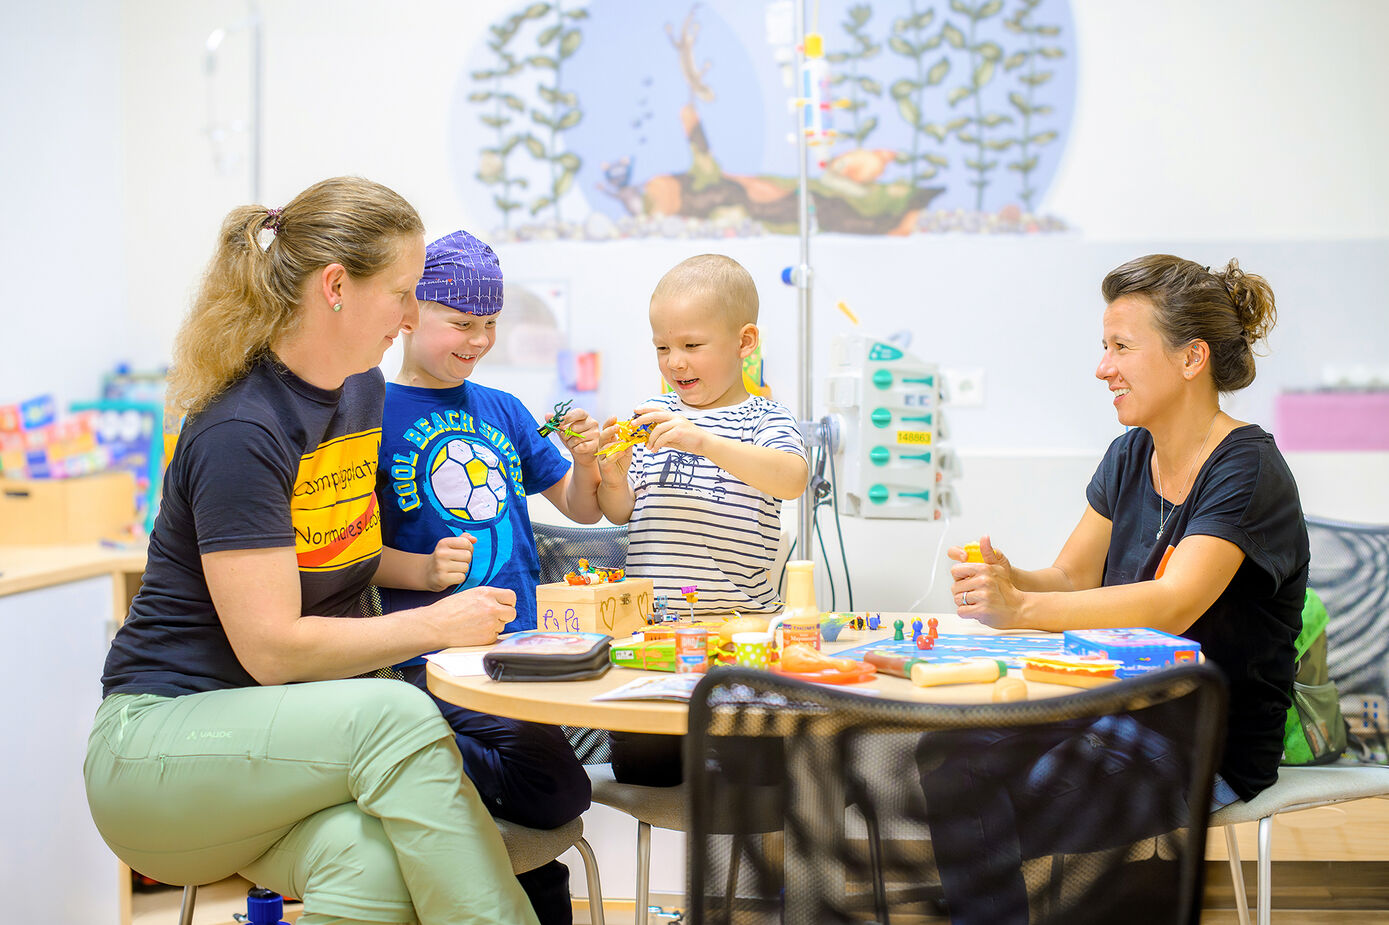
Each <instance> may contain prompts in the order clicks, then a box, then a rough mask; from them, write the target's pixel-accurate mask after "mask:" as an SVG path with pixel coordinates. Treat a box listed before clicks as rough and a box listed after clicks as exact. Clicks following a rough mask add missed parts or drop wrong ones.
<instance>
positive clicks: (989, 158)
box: [449, 0, 1076, 228]
mask: <svg viewBox="0 0 1389 925" xmlns="http://www.w3.org/2000/svg"><path fill="white" fill-rule="evenodd" d="M819 8H820V14H819V15H820V22H819V29H820V32H821V34H822V35H823V38H824V47H825V51H826V53H827V56H828V59H827V64H826V70H827V72H828V75H829V76H830V77H832V78H833V77H837V82H836V83H834V84H833V85H832V87H831V89H830V96H831V97H832V98H840V99H850V98H852V97H853V96H855V95H856V96H857V98H858V100H860V101H861V102H862V103H863V104H864V105H863V106H862V108H860V109H859V110H858V111H857V112H851V111H848V110H844V109H836V110H832V111H831V113H830V116H831V118H832V121H833V125H834V128H835V129H836V130H839V131H841V132H844V133H848V132H853V131H855V130H858V131H859V132H863V131H864V130H865V129H867V132H866V135H865V137H863V138H862V139H861V140H860V141H857V142H855V141H851V140H847V139H843V138H841V140H840V141H838V142H837V143H836V144H834V145H833V146H832V147H830V148H828V149H826V148H813V149H812V161H813V162H814V161H816V160H819V159H821V158H823V159H826V160H829V161H830V162H832V163H833V162H834V159H835V158H837V157H840V156H841V155H845V154H846V153H849V152H852V151H854V150H855V149H860V148H861V149H866V151H867V152H871V153H873V154H876V155H878V159H877V160H876V161H875V160H874V159H873V158H872V157H866V156H865V157H863V158H861V159H860V161H859V162H857V164H856V165H855V167H854V169H855V170H856V172H855V173H854V176H855V177H856V178H857V179H858V180H861V181H863V182H869V183H878V184H887V183H890V182H892V181H903V182H908V183H910V182H911V181H912V180H913V179H915V185H916V187H919V188H930V189H934V190H938V192H936V193H935V194H934V198H932V199H931V200H930V204H929V208H930V209H931V210H957V209H958V210H976V209H977V210H978V211H981V212H990V213H992V212H997V211H999V210H1000V209H1004V208H1006V207H1010V206H1013V207H1016V208H1017V209H1020V210H1022V211H1025V212H1043V211H1045V209H1044V202H1045V195H1046V191H1047V189H1048V188H1049V186H1050V184H1051V182H1052V179H1053V178H1054V176H1055V174H1056V171H1057V169H1058V167H1059V164H1060V161H1061V158H1062V156H1063V154H1064V151H1065V146H1066V141H1067V139H1068V137H1069V134H1070V126H1071V121H1072V118H1073V115H1074V110H1075V93H1076V42H1075V27H1074V21H1073V18H1072V15H1071V10H1070V5H1069V2H1068V0H1006V2H1005V0H978V2H974V3H966V2H963V0H951V2H948V3H947V2H937V3H932V4H927V3H921V2H882V3H878V4H869V3H856V4H852V3H845V2H833V0H827V2H822V3H820V4H819ZM526 11H530V13H531V14H533V15H532V18H529V19H524V20H521V21H519V24H514V25H516V28H514V29H512V30H511V31H510V32H509V33H505V34H504V31H498V30H499V29H501V30H505V27H506V20H507V18H508V17H516V16H521V15H524V14H525V13H526ZM1020 14H1025V15H1022V16H1020ZM766 18H767V13H766V6H765V5H764V4H755V3H746V2H739V0H702V2H699V3H697V4H683V3H671V2H662V3H645V2H633V0H589V2H587V3H575V4H573V5H572V6H570V5H563V6H560V7H558V8H556V7H555V6H553V5H551V4H549V3H532V4H525V3H518V4H516V5H515V7H514V8H512V9H511V10H510V11H508V13H507V14H506V15H504V16H503V17H501V18H500V19H499V20H498V22H497V23H494V24H492V26H491V28H490V29H489V31H488V32H487V34H486V37H485V40H484V41H481V42H479V43H478V44H477V45H476V46H475V47H474V48H473V49H472V51H471V52H470V54H469V56H468V57H467V59H466V60H465V62H464V66H463V68H462V70H461V72H460V75H459V79H458V82H457V86H456V89H455V93H454V96H453V100H452V102H451V108H450V114H449V138H450V145H449V157H450V159H451V162H452V165H453V170H454V173H455V177H456V180H457V183H458V188H459V193H460V197H461V198H462V200H463V201H464V203H465V204H466V206H467V207H468V211H469V212H470V213H471V214H474V215H478V216H486V217H487V218H486V221H487V222H489V223H490V225H491V226H492V227H496V228H500V227H502V226H503V224H504V221H503V215H502V212H501V210H500V209H499V208H498V206H497V198H498V196H499V195H500V194H501V193H502V189H503V187H502V185H501V182H502V181H501V180H500V179H499V175H498V173H497V170H498V167H499V165H501V168H502V170H503V171H504V176H505V177H506V178H507V179H510V180H512V182H513V184H514V185H512V186H509V187H507V188H506V193H505V196H506V198H508V199H509V200H510V201H512V202H515V203H516V207H515V208H514V209H512V210H511V213H510V215H509V216H507V217H506V223H509V224H510V225H511V226H513V227H514V226H516V225H517V224H524V223H545V222H553V221H554V220H555V218H556V211H555V208H554V205H553V203H545V204H542V205H540V207H539V208H536V209H535V210H534V211H532V206H534V205H535V204H536V203H537V202H538V201H540V200H542V199H544V198H546V197H547V196H548V194H549V193H550V192H551V191H552V186H553V181H554V178H555V176H556V175H557V173H558V171H559V170H561V167H559V166H557V165H556V164H555V163H553V162H551V161H549V160H547V159H549V158H554V157H558V156H560V155H561V154H565V153H567V154H569V155H571V157H570V159H569V161H568V163H569V164H570V165H574V164H575V163H576V162H575V161H574V160H573V156H577V159H578V160H577V171H576V172H575V174H574V176H573V177H572V180H571V181H569V186H570V188H569V189H568V190H567V191H566V192H565V193H564V194H563V196H562V197H561V199H560V206H561V211H560V215H559V217H560V218H562V220H563V221H564V222H566V223H568V222H582V221H583V220H584V219H585V217H586V214H587V213H589V212H593V211H596V212H601V213H603V214H605V215H606V216H608V217H610V218H613V219H619V218H621V217H624V216H628V215H629V214H631V212H632V211H633V210H634V208H640V196H641V191H642V190H643V189H644V188H645V186H646V184H647V183H648V182H649V181H651V180H652V178H653V177H660V176H669V175H678V174H685V173H689V172H691V163H692V155H691V145H690V141H689V139H687V137H686V132H685V128H684V126H683V124H682V119H681V111H682V108H684V107H692V108H693V112H694V113H697V116H698V121H699V125H700V127H701V128H702V130H703V133H704V137H705V138H706V139H707V142H708V147H709V153H710V155H711V157H712V161H713V162H715V163H716V165H717V169H718V170H719V171H721V172H722V173H723V174H724V175H736V176H740V177H756V178H771V179H773V180H778V181H779V180H787V179H789V180H790V181H794V178H795V177H796V173H797V164H796V147H795V144H794V141H793V135H792V133H793V131H794V129H795V126H796V121H795V120H796V119H797V118H798V114H797V113H795V112H793V110H792V106H791V102H790V101H791V99H792V97H793V89H792V88H791V87H788V86H787V85H786V81H787V80H788V79H790V78H791V77H793V76H794V75H791V74H790V73H789V68H784V67H783V66H781V65H780V64H778V62H777V52H778V48H777V47H776V46H774V45H772V44H770V43H769V42H768V36H767V26H766ZM1010 22H1012V23H1013V24H1014V27H1013V28H1010V26H1009V23H1010ZM904 24H906V27H905V28H904ZM1017 26H1023V27H1025V28H1017ZM546 30H557V31H551V32H548V33H547V31H546ZM571 31H572V32H577V33H578V37H577V38H571V39H569V40H568V41H569V42H571V43H572V45H573V47H572V49H571V51H572V54H571V55H570V56H569V57H567V58H565V59H563V60H561V61H559V68H558V70H557V71H556V70H555V69H553V68H550V67H548V66H547V65H545V63H544V62H543V61H541V60H539V59H548V60H550V61H553V60H554V57H555V53H556V50H557V49H558V47H559V42H560V38H561V37H562V36H563V35H564V34H566V33H568V32H571ZM855 33H857V34H858V35H860V36H862V37H863V39H859V38H857V37H856V35H855ZM503 38H504V41H503ZM545 39H548V40H549V41H548V43H544V41H543V40H545ZM865 40H866V41H867V42H868V43H871V45H872V46H875V48H872V49H870V50H869V52H868V53H867V54H864V49H865V45H864V41H865ZM488 42H492V43H494V44H500V45H501V46H502V47H501V49H500V50H498V49H494V48H489V47H488V44H487V43H488ZM682 45H685V46H688V51H687V50H686V49H685V48H682V47H680V46H682ZM848 52H853V53H855V54H856V55H857V56H856V57H853V58H847V59H843V60H832V59H833V56H835V55H837V54H843V53H848ZM508 55H509V56H510V58H509V59H507V58H506V57H504V56H508ZM682 59H683V61H682ZM508 63H511V64H513V65H514V68H513V70H512V71H511V73H509V74H506V75H505V76H502V77H497V76H494V77H491V78H487V79H479V74H480V73H481V72H485V71H488V70H492V71H504V70H505V69H506V65H507V64H508ZM682 64H683V66H682ZM981 68H983V69H984V70H981ZM691 73H693V75H694V81H693V83H696V84H698V85H699V88H698V90H699V92H696V87H695V86H693V85H692V81H691V80H690V79H689V78H688V77H687V75H688V74H691ZM556 76H558V80H557V81H556ZM976 76H980V77H983V78H984V81H983V83H982V88H981V89H979V90H978V92H977V93H975V94H970V95H964V96H963V98H961V96H962V94H963V93H964V90H962V88H967V87H969V86H970V85H971V84H972V82H973V79H974V78H975V77H976ZM934 78H938V79H936V80H935V82H934V83H930V85H929V86H925V87H916V88H912V87H909V86H907V85H904V84H902V83H901V82H902V81H914V82H917V83H919V84H920V83H929V82H930V81H932V80H933V79H934ZM541 85H544V86H546V87H549V88H557V90H555V91H553V92H552V93H551V96H550V98H542V94H541V91H540V90H539V87H540V86H541ZM704 88H707V89H704ZM894 89H895V91H896V92H894ZM873 91H876V92H873ZM556 92H557V93H560V94H573V97H572V98H569V99H571V100H572V105H571V104H570V102H565V101H561V102H560V103H558V104H557V103H555V101H554V99H553V96H554V93H556ZM485 93H492V94H493V96H492V97H491V98H488V99H486V100H482V99H481V98H480V96H481V95H482V94H485ZM498 94H506V95H509V96H510V97H511V100H512V102H511V103H509V104H508V103H503V102H502V100H501V98H500V97H499V96H498ZM952 94H953V95H954V96H953V97H952ZM903 99H905V100H906V101H907V102H908V103H910V106H908V107H904V106H903V105H902V100H903ZM952 99H954V100H955V101H954V103H953V104H952ZM517 103H519V104H520V105H519V106H517V105H516V104H517ZM1020 106H1025V107H1027V108H1028V109H1029V110H1030V114H1029V115H1028V120H1029V125H1028V131H1027V133H1026V135H1027V137H1029V139H1031V142H1032V143H1030V144H1029V145H1028V148H1027V152H1026V153H1027V155H1028V157H1029V158H1030V159H1031V162H1030V163H1029V164H1028V168H1029V169H1028V171H1027V176H1026V181H1027V182H1026V184H1025V185H1024V182H1023V179H1024V178H1023V173H1022V171H1020V170H1018V169H1016V168H1013V169H1010V167H1009V166H1008V165H1009V164H1014V165H1016V164H1019V163H1021V162H1022V161H1023V157H1022V154H1023V151H1022V149H1021V147H1020V145H1019V140H1020V139H1022V138H1023V137H1024V132H1023V130H1022V121H1023V115H1022V112H1021V109H1020ZM571 109H572V110H574V111H575V112H577V113H578V116H577V117H575V116H570V119H577V121H576V122H575V124H572V125H570V126H566V127H564V128H562V129H558V130H554V131H552V130H551V128H550V127H549V126H546V125H544V124H543V123H541V122H539V121H537V119H536V116H537V115H539V116H540V117H542V118H550V117H552V116H558V115H560V114H563V113H565V112H567V111H569V110H571ZM904 109H907V110H911V109H914V110H915V111H916V112H919V113H920V122H921V124H922V125H924V126H927V127H929V128H928V129H925V130H923V129H922V128H921V127H919V126H918V127H913V125H911V124H910V123H908V121H907V120H906V116H905V115H904ZM487 118H490V119H492V120H494V122H495V121H496V120H499V119H506V120H507V122H506V124H505V125H497V124H492V125H488V124H486V123H485V122H484V121H483V120H484V119H487ZM869 120H875V122H873V123H870V121H869ZM961 120H967V122H966V124H964V125H961V124H959V123H960V122H961ZM518 136H527V137H525V138H522V139H521V140H515V141H513V142H512V144H511V145H510V147H509V149H507V153H506V155H505V157H504V158H502V157H501V155H499V154H498V153H497V152H498V151H499V150H501V149H502V148H503V145H505V144H506V141H507V139H508V138H517V137H518ZM981 142H982V144H983V145H984V147H983V149H982V152H981ZM487 149H492V153H491V154H490V155H489V154H488V153H486V151H487ZM541 149H543V150H541ZM537 151H539V154H540V156H539V157H537V156H536V153H537ZM892 154H896V155H898V157H899V158H901V157H910V156H912V155H913V154H915V155H916V161H915V165H913V164H911V163H901V162H900V161H897V160H893V159H892V158H891V155H892ZM981 154H982V156H981ZM928 156H930V157H931V158H932V159H933V160H927V159H926V158H927V157H928ZM624 159H625V160H624ZM847 160H848V159H846V162H847ZM913 166H915V168H916V171H915V174H916V175H915V177H913ZM981 166H985V167H988V169H987V170H981V169H980V167H981ZM930 171H935V175H934V176H924V175H923V174H924V173H927V172H930ZM826 173H827V171H825V170H823V169H821V168H820V167H819V166H818V165H817V164H815V163H812V166H811V175H812V177H816V176H823V175H825V174H826ZM480 174H481V175H483V176H481V177H480ZM518 179H521V180H524V181H525V183H526V186H525V187H524V188H522V187H521V186H520V185H519V183H516V182H515V181H516V180H518ZM485 181H490V182H485ZM605 190H606V191H605ZM1024 190H1027V191H1029V195H1027V196H1024ZM549 198H553V197H549ZM624 199H625V202H624Z"/></svg>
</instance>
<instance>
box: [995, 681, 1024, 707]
mask: <svg viewBox="0 0 1389 925" xmlns="http://www.w3.org/2000/svg"><path fill="white" fill-rule="evenodd" d="M993 699H994V703H1011V702H1013V701H1014V700H1026V699H1027V682H1026V681H1024V680H1023V679H1022V678H999V679H998V680H997V681H995V682H994V693H993Z"/></svg>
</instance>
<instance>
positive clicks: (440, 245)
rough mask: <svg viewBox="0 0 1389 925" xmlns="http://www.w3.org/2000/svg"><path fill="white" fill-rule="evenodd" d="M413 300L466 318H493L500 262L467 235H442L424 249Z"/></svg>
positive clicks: (498, 292)
mask: <svg viewBox="0 0 1389 925" xmlns="http://www.w3.org/2000/svg"><path fill="white" fill-rule="evenodd" d="M415 298H417V299H419V300H420V301H421V302H438V303H439V304H440V305H447V306H448V307H449V308H456V309H458V310H459V311H460V312H467V313H468V314H469V315H495V314H496V313H497V312H499V311H501V310H502V265H501V262H500V261H499V260H497V255H496V254H495V253H493V251H492V248H490V247H488V246H487V245H486V244H484V243H482V242H481V241H479V240H478V239H477V238H475V237H473V236H472V235H470V234H468V232H466V231H455V232H454V233H453V234H446V235H444V236H443V237H442V238H440V239H439V240H437V241H435V242H433V243H432V244H430V245H429V246H428V247H427V248H425V251H424V275H423V276H421V277H420V281H419V283H418V284H417V285H416V286H415Z"/></svg>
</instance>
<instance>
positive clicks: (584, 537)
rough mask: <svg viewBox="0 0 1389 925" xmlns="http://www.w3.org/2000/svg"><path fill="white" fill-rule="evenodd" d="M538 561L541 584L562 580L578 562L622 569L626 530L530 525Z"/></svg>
mask: <svg viewBox="0 0 1389 925" xmlns="http://www.w3.org/2000/svg"><path fill="white" fill-rule="evenodd" d="M531 527H532V528H533V529H534V531H535V552H536V555H537V556H539V558H540V584H542V585H547V584H551V583H552V582H556V581H564V576H565V575H566V574H567V573H569V572H572V571H574V569H575V567H576V566H577V565H578V562H579V560H580V559H587V560H588V561H589V562H591V563H592V564H593V565H595V566H598V567H601V568H621V567H622V566H623V565H624V564H625V563H626V561H627V528H626V527H625V526H622V527H612V526H608V527H581V526H568V525H560V524H531Z"/></svg>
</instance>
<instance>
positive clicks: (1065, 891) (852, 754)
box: [685, 665, 1226, 925]
mask: <svg viewBox="0 0 1389 925" xmlns="http://www.w3.org/2000/svg"><path fill="white" fill-rule="evenodd" d="M1225 710H1226V691H1225V683H1224V680H1223V678H1222V677H1221V675H1220V674H1219V672H1217V671H1216V670H1215V669H1214V668H1213V667H1211V666H1207V665H1189V666H1181V667H1176V668H1172V669H1168V670H1165V671H1161V672H1154V673H1152V674H1150V675H1147V676H1145V677H1142V678H1136V679H1132V680H1127V681H1121V682H1118V683H1115V684H1112V685H1108V686H1106V687H1103V688H1098V689H1095V690H1088V691H1083V692H1079V693H1076V694H1074V695H1071V696H1066V697H1057V698H1053V699H1046V700H1036V701H1023V702H1017V703H999V704H984V705H977V706H973V705H958V704H928V703H921V702H915V701H912V702H903V701H891V700H880V699H877V698H872V697H865V696H861V695H857V694H854V693H851V692H848V691H843V692H841V691H837V690H829V689H827V688H825V687H821V686H816V685H809V684H802V683H799V682H795V681H789V680H785V679H782V678H779V677H777V676H776V675H773V674H769V673H767V672H758V671H750V670H745V669H719V670H716V671H712V672H710V673H709V675H708V676H707V677H706V678H705V679H704V680H703V681H702V682H701V683H700V685H699V687H698V688H697V689H696V690H695V693H694V697H693V698H692V700H691V705H690V735H689V740H688V741H687V743H686V762H685V778H686V783H687V786H688V787H689V790H690V804H689V826H690V828H689V837H688V840H687V846H688V847H687V863H688V897H687V903H688V906H687V913H688V916H689V918H688V921H689V922H691V923H695V925H704V923H729V925H763V923H766V925H772V923H777V925H781V923H785V925H827V923H868V922H873V923H881V925H887V923H889V922H890V921H892V920H893V918H894V917H897V918H898V919H899V920H902V921H914V922H919V921H945V919H944V918H936V917H937V916H949V917H950V918H951V919H953V920H954V921H956V922H989V923H991V925H994V923H997V925H1011V923H1014V922H1018V923H1032V925H1061V923H1065V925H1089V923H1094V925H1100V923H1110V922H1116V921H1124V922H1126V923H1174V925H1181V923H1190V922H1196V921H1198V920H1199V917H1200V907H1201V894H1202V888H1203V882H1204V863H1203V861H1204V856H1205V842H1206V819H1207V816H1208V811H1209V810H1208V808H1209V806H1210V794H1211V785H1212V780H1213V778H1214V775H1215V769H1216V760H1217V755H1218V752H1219V748H1220V743H1221V742H1222V740H1223V737H1224V723H1225ZM769 814H771V815H774V816H775V817H777V819H776V821H777V823H778V824H777V825H775V826H768V825H767V821H768V820H767V818H766V817H767V816H768V815H769ZM730 819H731V820H735V822H736V820H740V819H746V820H748V823H747V824H743V825H735V826H734V827H733V831H729V830H728V822H729V820H730ZM778 829H779V830H780V831H775V830H778ZM721 830H722V831H721ZM947 908H948V912H947V911H945V910H946V909H947Z"/></svg>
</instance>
